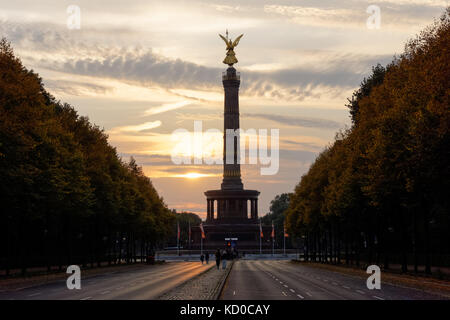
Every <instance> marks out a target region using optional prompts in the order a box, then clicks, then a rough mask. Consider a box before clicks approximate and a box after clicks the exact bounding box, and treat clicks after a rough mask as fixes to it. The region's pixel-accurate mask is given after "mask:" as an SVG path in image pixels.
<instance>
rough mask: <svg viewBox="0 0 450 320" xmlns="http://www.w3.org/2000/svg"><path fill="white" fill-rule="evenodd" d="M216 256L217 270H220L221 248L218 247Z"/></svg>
mask: <svg viewBox="0 0 450 320" xmlns="http://www.w3.org/2000/svg"><path fill="white" fill-rule="evenodd" d="M215 256H216V267H217V270H219V269H220V250H219V249H217V251H216V253H215Z"/></svg>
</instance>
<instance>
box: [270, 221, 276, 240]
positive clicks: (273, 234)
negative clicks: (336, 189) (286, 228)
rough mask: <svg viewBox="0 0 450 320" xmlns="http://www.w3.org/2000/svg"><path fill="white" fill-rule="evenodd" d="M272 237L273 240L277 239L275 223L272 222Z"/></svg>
mask: <svg viewBox="0 0 450 320" xmlns="http://www.w3.org/2000/svg"><path fill="white" fill-rule="evenodd" d="M270 236H271V237H272V239H273V238H275V228H274V226H273V221H272V233H271V234H270Z"/></svg>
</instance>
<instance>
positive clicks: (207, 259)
mask: <svg viewBox="0 0 450 320" xmlns="http://www.w3.org/2000/svg"><path fill="white" fill-rule="evenodd" d="M205 260H206V264H209V253H208V252H207V253H206V255H205Z"/></svg>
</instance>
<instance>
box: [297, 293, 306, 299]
mask: <svg viewBox="0 0 450 320" xmlns="http://www.w3.org/2000/svg"><path fill="white" fill-rule="evenodd" d="M297 297H299V298H300V299H305V297H303V296H302V295H300V294H298V295H297Z"/></svg>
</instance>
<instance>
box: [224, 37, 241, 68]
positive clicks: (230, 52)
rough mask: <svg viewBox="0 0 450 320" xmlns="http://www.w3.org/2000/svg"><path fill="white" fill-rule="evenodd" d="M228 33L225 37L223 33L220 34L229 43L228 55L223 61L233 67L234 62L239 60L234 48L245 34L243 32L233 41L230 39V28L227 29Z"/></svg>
mask: <svg viewBox="0 0 450 320" xmlns="http://www.w3.org/2000/svg"><path fill="white" fill-rule="evenodd" d="M226 35H227V36H226V37H224V36H223V35H221V34H219V36H220V37H221V38H222V39H223V41H225V43H226V44H227V56H226V57H225V59H224V60H223V63H225V64H227V65H229V66H230V67H231V66H232V65H233V64H235V63H237V62H238V59H237V58H236V54H235V53H234V51H233V49H234V48H235V47H236V46H237V45H238V44H239V40H241V38H242V36H243V35H244V34H241V35H240V36H239V37H237V38H236V39H235V40H234V41H232V40H231V39H228V30H227V33H226Z"/></svg>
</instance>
